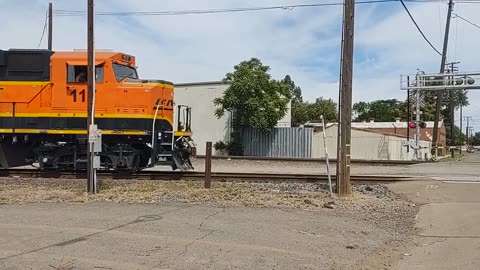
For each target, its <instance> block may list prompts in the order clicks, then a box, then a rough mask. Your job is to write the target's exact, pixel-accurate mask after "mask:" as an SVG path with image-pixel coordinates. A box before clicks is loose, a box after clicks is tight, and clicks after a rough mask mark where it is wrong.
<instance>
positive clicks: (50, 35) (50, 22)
mask: <svg viewBox="0 0 480 270" xmlns="http://www.w3.org/2000/svg"><path fill="white" fill-rule="evenodd" d="M52 27H53V7H52V3H51V2H50V3H48V50H49V51H51V50H52V41H53V40H52V39H53V32H52Z"/></svg>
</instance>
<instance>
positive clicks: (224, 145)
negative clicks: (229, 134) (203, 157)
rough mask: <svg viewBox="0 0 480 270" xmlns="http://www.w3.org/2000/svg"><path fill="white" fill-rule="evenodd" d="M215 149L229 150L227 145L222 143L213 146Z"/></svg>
mask: <svg viewBox="0 0 480 270" xmlns="http://www.w3.org/2000/svg"><path fill="white" fill-rule="evenodd" d="M213 148H215V150H218V151H222V150H225V149H226V148H227V145H226V144H225V143H224V142H222V141H218V142H216V143H214V144H213Z"/></svg>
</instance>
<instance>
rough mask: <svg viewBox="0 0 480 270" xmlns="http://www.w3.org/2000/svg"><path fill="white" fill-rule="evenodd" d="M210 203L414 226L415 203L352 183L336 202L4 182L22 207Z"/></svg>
mask: <svg viewBox="0 0 480 270" xmlns="http://www.w3.org/2000/svg"><path fill="white" fill-rule="evenodd" d="M40 202H53V203H60V202H66V203H89V202H110V203H131V204H176V203H182V204H206V205H212V206H217V207H232V206H233V207H236V206H241V207H261V208H262V207H277V208H301V209H307V210H321V211H330V212H333V214H338V215H345V214H346V215H349V216H353V217H355V218H357V219H359V220H363V221H368V222H371V223H374V224H375V225H376V226H378V227H380V228H382V229H385V230H388V231H390V232H391V233H392V234H393V235H394V236H395V235H397V234H398V235H404V234H405V231H407V232H408V231H409V230H411V228H413V222H414V217H415V214H416V212H417V207H416V205H415V204H413V203H411V202H409V201H408V200H406V199H405V198H403V197H401V196H399V195H396V194H395V193H393V192H391V191H390V190H389V189H388V188H387V187H385V186H383V185H354V186H353V195H352V196H350V197H339V198H335V199H332V198H330V196H329V194H328V186H327V185H325V184H316V183H252V182H218V183H214V184H213V186H212V188H211V189H205V188H203V184H202V183H201V182H196V181H171V182H168V181H136V180H108V181H105V180H104V181H102V185H101V189H100V192H99V193H98V194H96V195H89V194H88V193H86V192H85V180H77V179H22V178H0V204H21V203H40Z"/></svg>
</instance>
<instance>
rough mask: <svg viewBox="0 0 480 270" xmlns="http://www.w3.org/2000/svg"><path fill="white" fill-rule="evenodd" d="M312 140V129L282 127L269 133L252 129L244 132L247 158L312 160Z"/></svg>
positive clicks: (243, 142)
mask: <svg viewBox="0 0 480 270" xmlns="http://www.w3.org/2000/svg"><path fill="white" fill-rule="evenodd" d="M312 140H313V129H312V128H296V127H288V128H281V127H280V128H274V129H273V130H272V131H271V132H269V133H264V132H261V131H259V130H256V129H251V128H248V129H243V130H242V144H243V151H244V155H245V156H264V157H288V158H310V157H312Z"/></svg>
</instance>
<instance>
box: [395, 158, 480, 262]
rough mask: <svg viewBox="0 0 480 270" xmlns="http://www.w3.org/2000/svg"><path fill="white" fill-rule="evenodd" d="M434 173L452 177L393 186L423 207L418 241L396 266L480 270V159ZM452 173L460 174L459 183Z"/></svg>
mask: <svg viewBox="0 0 480 270" xmlns="http://www.w3.org/2000/svg"><path fill="white" fill-rule="evenodd" d="M441 165H443V166H441ZM436 167H437V168H438V170H442V171H449V172H446V173H445V174H444V175H441V176H439V177H434V178H436V180H437V181H431V182H425V181H422V182H415V183H410V184H407V183H398V184H395V185H392V186H391V188H392V189H393V190H394V191H396V192H400V193H403V194H405V195H407V196H408V197H409V198H410V199H412V200H414V201H417V202H419V203H421V204H422V206H421V208H420V212H419V213H418V216H417V224H416V227H417V228H418V233H417V236H416V237H415V240H414V243H413V245H412V246H411V248H410V250H409V251H407V252H405V254H404V255H403V257H402V259H401V260H400V261H399V262H398V265H397V266H398V269H400V270H430V269H435V270H452V269H459V270H460V269H461V270H477V269H480V226H479V224H480V196H478V195H479V194H480V182H479V180H478V168H479V167H480V154H478V153H476V154H471V155H468V156H467V158H466V159H464V161H463V162H449V163H445V164H441V163H438V165H437V164H436ZM452 168H454V169H453V170H454V171H461V172H462V174H461V175H460V176H461V177H459V176H456V175H455V174H452ZM437 173H438V172H436V174H437Z"/></svg>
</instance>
